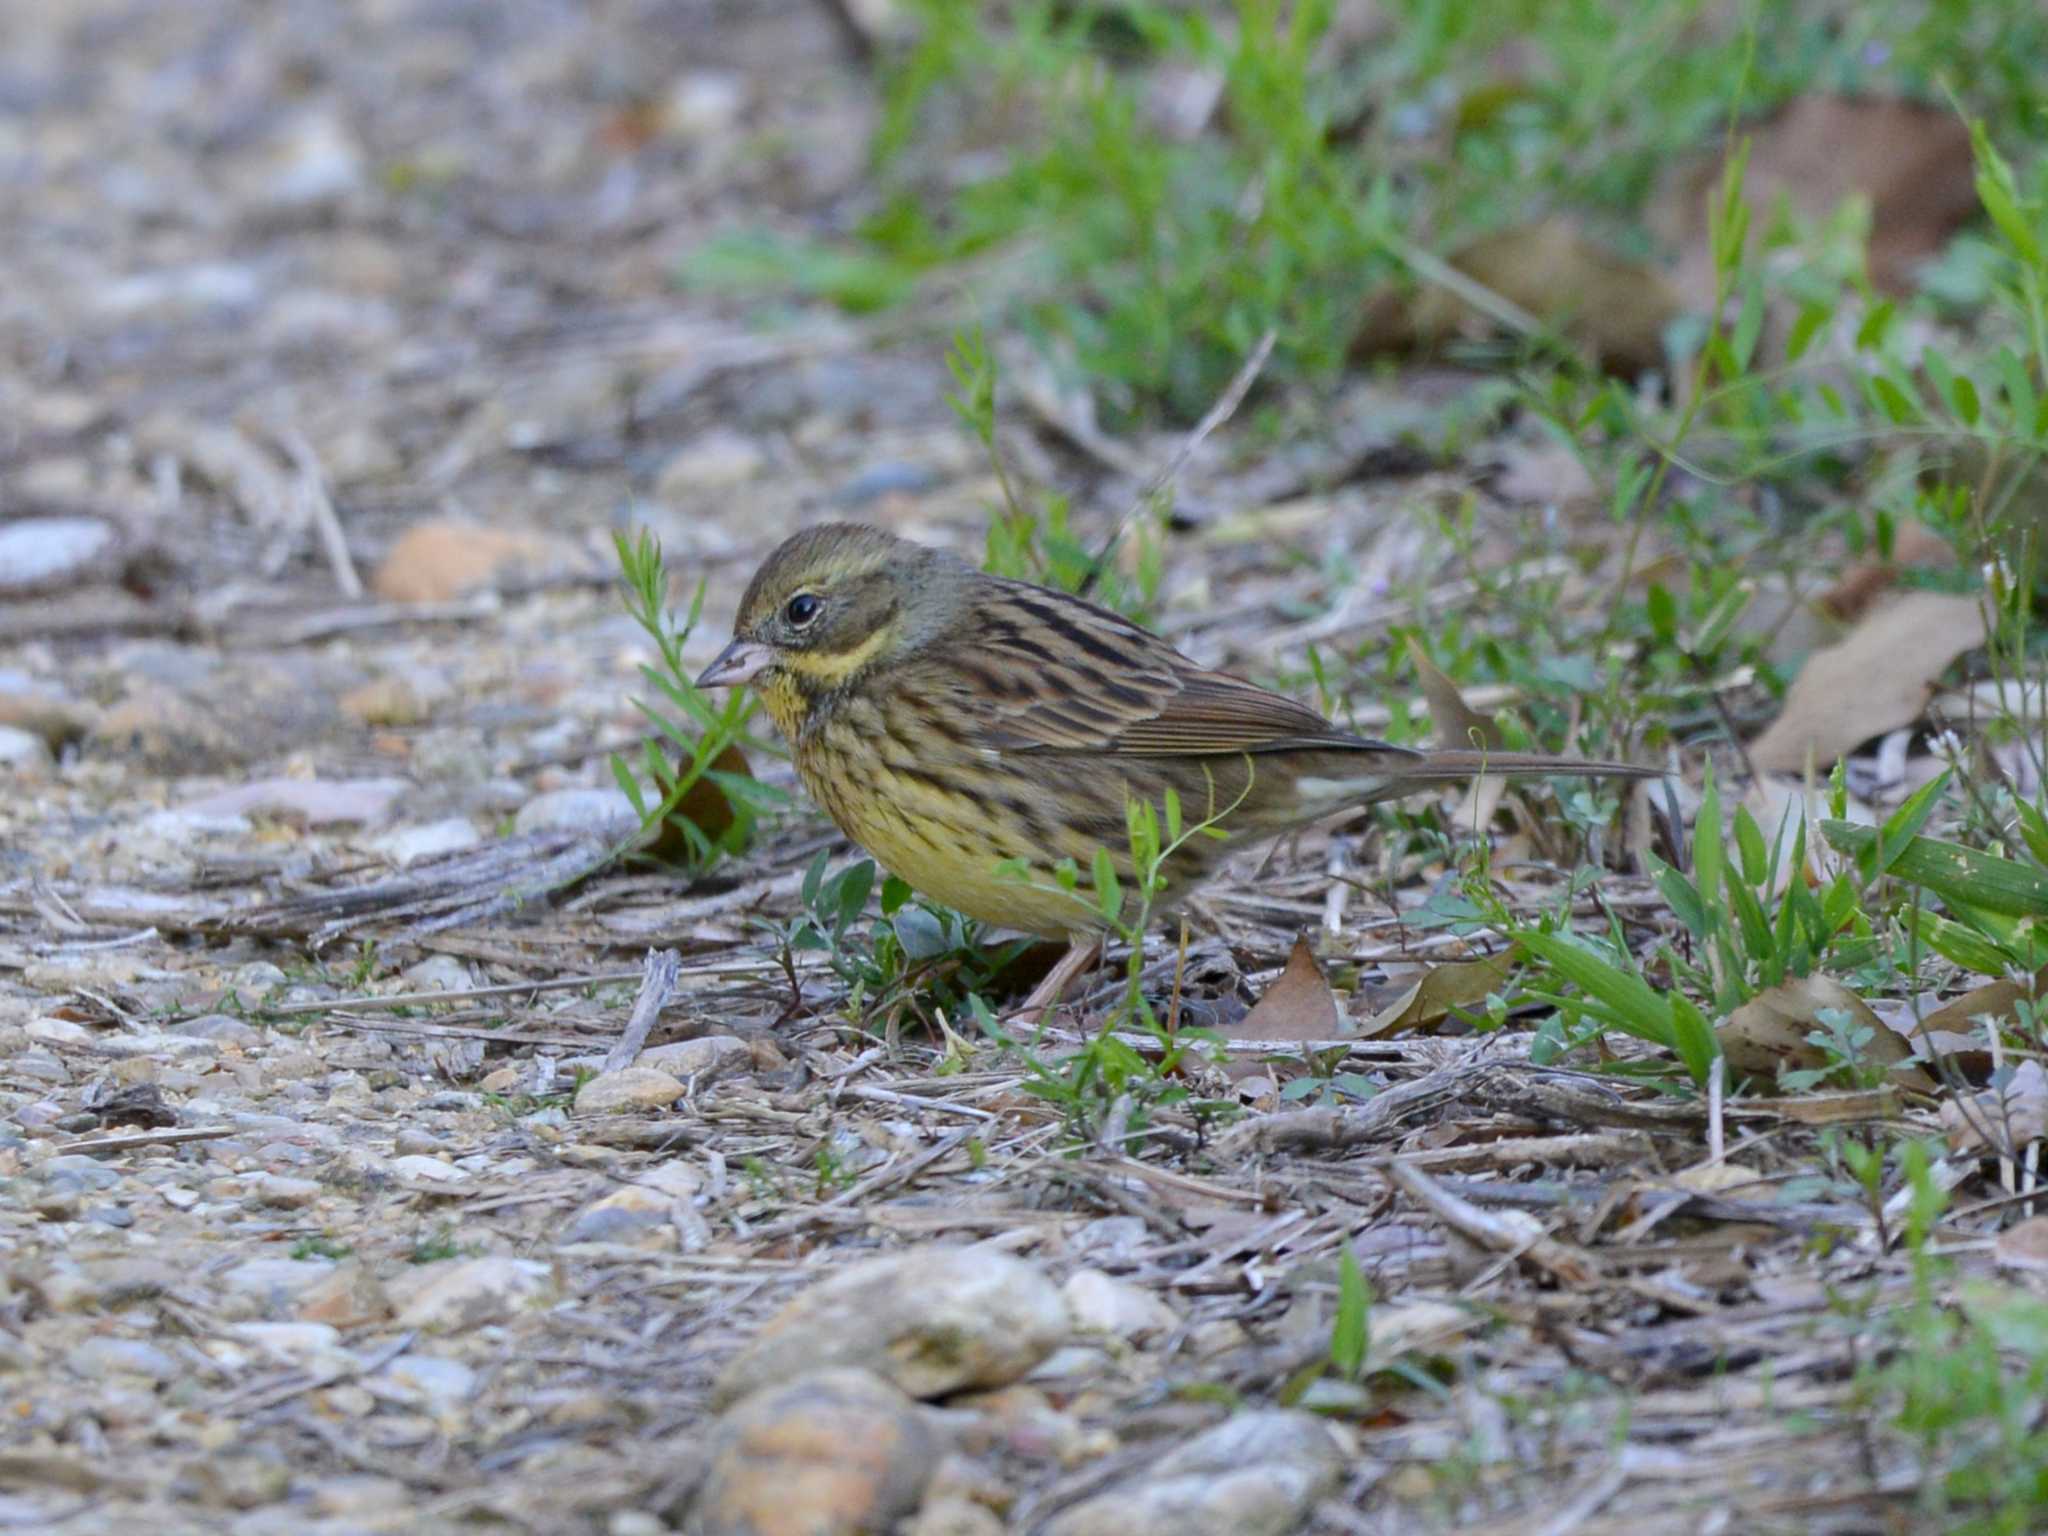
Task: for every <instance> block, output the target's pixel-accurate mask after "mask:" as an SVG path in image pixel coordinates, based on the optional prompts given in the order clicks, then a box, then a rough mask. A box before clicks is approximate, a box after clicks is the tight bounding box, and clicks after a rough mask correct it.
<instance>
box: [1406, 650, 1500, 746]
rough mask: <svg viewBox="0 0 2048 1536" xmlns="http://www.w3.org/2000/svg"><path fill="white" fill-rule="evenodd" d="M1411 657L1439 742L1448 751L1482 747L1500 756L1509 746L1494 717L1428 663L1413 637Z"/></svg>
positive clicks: (1435, 666)
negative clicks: (1477, 707)
mask: <svg viewBox="0 0 2048 1536" xmlns="http://www.w3.org/2000/svg"><path fill="white" fill-rule="evenodd" d="M1408 655H1409V658H1410V659H1411V660H1412V661H1414V663H1415V679H1416V681H1417V682H1419V683H1420V684H1421V685H1422V697H1423V699H1424V700H1425V701H1426V702H1427V703H1428V705H1429V720H1430V724H1432V725H1434V726H1435V727H1436V734H1437V739H1438V740H1439V741H1440V742H1442V743H1443V744H1444V745H1445V746H1447V747H1481V748H1484V749H1485V750H1487V751H1489V752H1498V751H1500V750H1501V749H1502V748H1503V747H1504V746H1505V745H1506V743H1505V742H1504V741H1503V740H1502V739H1501V734H1500V727H1499V726H1498V725H1496V724H1495V723H1494V719H1493V716H1491V715H1482V714H1481V713H1480V712H1479V711H1478V710H1476V709H1474V708H1473V707H1472V706H1471V705H1469V704H1467V703H1466V702H1465V696H1464V695H1463V694H1462V693H1460V692H1459V691H1458V685H1457V684H1456V683H1454V682H1452V681H1451V680H1450V678H1448V677H1447V676H1445V675H1444V673H1443V672H1442V670H1441V669H1439V668H1438V666H1437V664H1436V663H1435V662H1433V661H1431V660H1430V659H1429V657H1428V655H1427V654H1426V653H1425V652H1424V651H1423V649H1422V644H1421V642H1420V641H1418V640H1417V639H1416V638H1415V637H1414V636H1413V635H1410V636H1409V637H1408Z"/></svg>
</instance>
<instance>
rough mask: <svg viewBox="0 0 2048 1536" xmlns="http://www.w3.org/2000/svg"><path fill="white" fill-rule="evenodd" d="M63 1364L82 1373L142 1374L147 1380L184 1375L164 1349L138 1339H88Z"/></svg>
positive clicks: (181, 1368) (86, 1374)
mask: <svg viewBox="0 0 2048 1536" xmlns="http://www.w3.org/2000/svg"><path fill="white" fill-rule="evenodd" d="M65 1363H66V1364H67V1365H69V1366H70V1367H71V1369H72V1370H74V1371H76V1372H78V1374H79V1375H81V1376H91V1377H95V1378H97V1377H102V1376H141V1377H145V1378H147V1379H148V1380H150V1381H170V1380H171V1379H172V1378H174V1377H176V1376H180V1375H182V1374H184V1370H185V1367H184V1366H183V1365H182V1364H180V1363H179V1362H178V1361H177V1360H175V1359H173V1358H172V1357H171V1356H170V1355H169V1354H168V1353H166V1352H165V1351H164V1350H161V1349H158V1348H157V1347H156V1346H155V1345H154V1344H147V1343H144V1342H143V1341H142V1340H141V1339H112V1338H93V1339H87V1340H86V1341H85V1342H84V1343H82V1344H80V1345H79V1346H78V1347H77V1348H75V1349H73V1350H72V1351H71V1353H70V1354H69V1355H67V1356H66V1357H65Z"/></svg>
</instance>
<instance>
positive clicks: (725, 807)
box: [648, 742, 753, 859]
mask: <svg viewBox="0 0 2048 1536" xmlns="http://www.w3.org/2000/svg"><path fill="white" fill-rule="evenodd" d="M712 773H732V774H743V775H745V776H746V777H748V778H752V777H753V769H752V767H751V766H750V765H749V764H748V762H747V754H746V753H744V752H742V751H741V750H740V748H739V743H737V742H735V743H733V744H732V745H731V746H729V747H727V748H726V749H725V750H724V751H723V752H721V753H719V754H718V758H717V760H716V761H715V762H713V763H712V765H711V771H710V772H709V773H706V774H705V775H704V776H703V777H702V778H700V779H698V780H697V782H696V783H694V784H692V785H691V786H690V787H689V788H688V789H686V790H684V791H683V798H682V799H680V800H678V801H677V802H676V806H675V810H674V812H673V813H672V814H671V818H670V820H669V821H667V822H664V823H663V824H662V827H661V830H660V831H659V832H657V833H656V834H655V838H654V842H653V844H652V845H651V846H650V848H649V850H648V851H649V852H651V853H652V854H653V855H654V856H655V857H656V858H662V859H681V858H687V857H688V856H689V853H690V844H689V840H688V839H687V838H685V837H684V836H683V834H682V832H681V831H680V830H678V828H677V827H676V826H675V824H674V817H675V816H681V817H682V818H683V819H684V820H686V821H688V822H689V823H690V824H691V825H692V826H694V827H695V828H696V829H697V830H698V831H699V832H702V833H703V834H704V835H705V836H706V837H708V838H710V839H711V840H712V841H713V842H717V841H718V839H719V838H721V837H723V836H725V834H726V833H727V832H728V831H730V830H731V829H732V824H733V821H734V818H735V816H736V815H737V813H736V812H735V811H734V810H733V806H732V801H731V800H730V799H729V798H728V797H727V796H726V793H725V791H724V789H722V788H721V787H720V786H719V785H718V784H717V783H715V782H714V781H713V780H712V777H711V774H712Z"/></svg>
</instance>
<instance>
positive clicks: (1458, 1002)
mask: <svg viewBox="0 0 2048 1536" xmlns="http://www.w3.org/2000/svg"><path fill="white" fill-rule="evenodd" d="M1513 970H1514V955H1513V954H1512V953H1511V952H1508V951H1502V952H1501V953H1500V954H1497V955H1489V956H1487V958H1486V959H1484V960H1461V961H1457V962H1454V963H1452V964H1449V965H1433V966H1431V967H1430V968H1429V969H1428V970H1427V971H1424V972H1423V973H1422V976H1421V977H1420V978H1419V979H1418V980H1417V981H1416V983H1415V985H1414V986H1412V987H1410V988H1409V989H1408V990H1407V991H1406V992H1404V993H1402V994H1401V995H1400V996H1399V997H1397V998H1395V999H1394V1001H1393V1002H1391V1003H1389V1004H1388V1005H1387V1006H1386V1007H1384V1008H1382V1009H1380V1010H1379V1012H1377V1013H1375V1014H1374V1015H1373V1016H1372V1017H1371V1018H1370V1019H1367V1020H1366V1021H1365V1023H1364V1024H1362V1025H1360V1026H1359V1030H1358V1034H1359V1038H1360V1039H1362V1040H1371V1039H1377V1038H1378V1037H1380V1036H1382V1035H1398V1034H1404V1033H1406V1032H1407V1031H1409V1030H1415V1029H1424V1028H1427V1027H1429V1026H1430V1025H1433V1024H1440V1023H1442V1022H1443V1020H1444V1019H1445V1018H1446V1017H1447V1016H1448V1015H1449V1014H1450V1012H1451V1011H1452V1010H1453V1009H1455V1008H1471V1007H1475V1006H1477V1005H1478V1004H1480V1003H1483V1002H1485V1001H1486V997H1487V994H1488V993H1490V992H1497V991H1499V990H1500V987H1501V984H1502V983H1503V982H1505V981H1506V980H1507V979H1508V976H1509V974H1510V973H1511V972H1512V971H1513Z"/></svg>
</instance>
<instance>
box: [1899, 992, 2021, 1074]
mask: <svg viewBox="0 0 2048 1536" xmlns="http://www.w3.org/2000/svg"><path fill="white" fill-rule="evenodd" d="M2044 996H2048V968H2044V969H2043V970H2042V971H2041V972H2040V973H2038V974H2037V975H2034V976H2030V977H2027V978H2025V979H2022V980H2015V979H2013V978H2011V977H2001V978H2000V979H1999V980H1997V981H1987V982H1985V983H1984V984H1983V985H1982V986H1978V987H1972V988H1971V989H1970V990H1969V991H1967V992H1965V993H1963V994H1962V996H1960V997H1952V998H1950V999H1949V1000H1948V1001H1947V1002H1945V1003H1943V1004H1942V1005H1941V1006H1940V1007H1939V1008H1935V1009H1932V1010H1930V1011H1928V1012H1926V1013H1923V1014H1921V1015H1920V1016H1919V1017H1918V1018H1915V1017H1914V1014H1913V1010H1912V1007H1911V1005H1899V1006H1894V1007H1886V1008H1882V1009H1879V1010H1878V1014H1879V1017H1881V1018H1882V1019H1883V1020H1884V1021H1885V1023H1886V1024H1887V1025H1888V1026H1890V1028H1891V1029H1892V1030H1894V1031H1895V1032H1896V1033H1898V1034H1900V1035H1902V1036H1904V1037H1905V1039H1906V1040H1907V1042H1908V1043H1909V1044H1911V1045H1912V1046H1913V1047H1914V1049H1915V1050H1916V1051H1917V1053H1918V1054H1919V1055H1921V1056H1923V1057H1939V1058H1942V1059H1944V1060H1946V1061H1948V1062H1950V1063H1952V1064H1953V1065H1954V1066H1955V1068H1956V1069H1957V1070H1958V1071H1960V1072H1961V1073H1962V1074H1963V1075H1964V1076H1965V1077H1971V1078H1977V1079H1980V1080H1981V1079H1982V1078H1983V1077H1985V1076H1986V1075H1987V1074H1988V1073H1989V1072H1990V1071H1991V1067H1992V1057H1991V1041H1990V1040H1989V1039H1988V1038H1987V1037H1986V1035H1985V1030H1984V1026H1983V1024H1982V1023H1980V1022H1979V1021H1980V1020H1982V1019H1986V1018H1989V1019H1993V1020H1996V1021H1997V1023H1998V1024H1999V1025H2000V1026H2003V1025H2006V1024H2011V1023H2016V1022H2017V1021H2018V1018H2019V1005H2020V1004H2021V1003H2022V1002H2031V1001H2034V1000H2035V999H2038V998H2041V997H2044Z"/></svg>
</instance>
